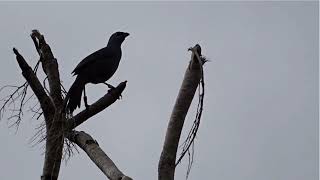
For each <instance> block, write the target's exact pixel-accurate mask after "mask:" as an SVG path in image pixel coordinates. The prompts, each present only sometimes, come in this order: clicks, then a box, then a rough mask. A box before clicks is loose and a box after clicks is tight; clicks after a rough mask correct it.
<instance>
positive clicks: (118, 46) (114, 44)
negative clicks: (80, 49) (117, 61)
mask: <svg viewBox="0 0 320 180" xmlns="http://www.w3.org/2000/svg"><path fill="white" fill-rule="evenodd" d="M121 44H122V42H117V41H112V42H110V41H109V42H108V44H107V47H112V48H121Z"/></svg>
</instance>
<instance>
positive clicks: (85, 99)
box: [83, 86, 89, 109]
mask: <svg viewBox="0 0 320 180" xmlns="http://www.w3.org/2000/svg"><path fill="white" fill-rule="evenodd" d="M83 101H84V105H85V106H86V109H88V108H89V105H88V99H87V95H86V86H84V88H83Z"/></svg>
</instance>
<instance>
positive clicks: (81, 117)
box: [68, 81, 127, 130]
mask: <svg viewBox="0 0 320 180" xmlns="http://www.w3.org/2000/svg"><path fill="white" fill-rule="evenodd" d="M126 84H127V81H124V82H121V83H120V84H119V85H118V86H117V87H116V88H115V89H111V90H110V91H109V92H108V93H107V94H105V95H104V96H103V97H102V98H100V99H99V100H98V101H96V102H95V103H93V104H92V105H90V106H89V108H87V109H85V110H83V111H81V112H80V113H79V114H77V115H75V116H74V117H72V118H70V119H69V121H68V129H69V130H72V129H74V128H75V127H77V126H79V125H80V124H82V123H83V122H85V121H86V120H88V119H89V118H90V117H92V116H94V115H96V114H98V113H99V112H101V111H102V110H104V109H105V108H107V107H109V106H110V105H111V104H113V103H114V102H115V101H116V100H117V99H119V98H120V97H121V93H122V92H123V90H124V89H125V87H126Z"/></svg>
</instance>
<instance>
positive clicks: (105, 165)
mask: <svg viewBox="0 0 320 180" xmlns="http://www.w3.org/2000/svg"><path fill="white" fill-rule="evenodd" d="M69 140H71V141H72V142H74V143H76V144H77V145H78V146H79V147H80V148H81V149H82V150H84V151H85V152H86V153H87V155H88V156H89V157H90V159H91V160H92V161H93V162H94V163H95V164H96V165H97V166H98V167H99V169H100V170H101V171H102V172H103V173H104V174H105V175H106V176H107V177H108V178H109V179H110V180H132V179H131V178H130V177H128V176H125V175H124V174H123V173H122V172H121V171H120V170H119V169H118V168H117V166H116V165H115V164H114V162H113V161H112V160H111V159H110V158H109V157H108V156H107V155H106V153H104V151H103V150H102V149H101V148H100V146H99V144H98V142H97V141H96V140H94V139H93V138H92V137H91V136H90V135H89V134H87V133H85V132H83V131H81V132H78V131H73V132H72V134H71V135H70V136H69Z"/></svg>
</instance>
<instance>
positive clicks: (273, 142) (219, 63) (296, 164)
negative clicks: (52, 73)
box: [0, 2, 319, 180]
mask: <svg viewBox="0 0 320 180" xmlns="http://www.w3.org/2000/svg"><path fill="white" fill-rule="evenodd" d="M318 21H319V18H318V2H206V3H196V2H193V3H191V2H188V3H186V2H176V3H168V2H162V3H151V2H143V3H142V2H140V3H135V2H130V3H128V2H121V3H110V2H99V3H85V2H81V3H80V2H78V3H63V2H57V3H40V2H36V3H21V2H13V3H5V2H1V3H0V23H1V25H0V32H1V33H0V39H1V42H0V54H1V62H0V72H1V79H0V85H1V86H2V85H6V84H20V83H22V82H24V79H23V77H22V76H21V73H20V69H19V68H18V65H17V63H16V61H15V57H14V55H13V53H12V47H13V46H15V47H17V48H18V50H19V51H20V52H21V53H22V54H23V55H24V56H25V58H26V59H28V62H29V63H30V64H32V65H34V64H35V63H36V61H37V58H38V57H37V54H36V51H35V49H34V47H33V43H32V40H31V39H30V37H29V34H30V32H31V30H32V29H34V28H37V29H39V30H40V32H42V33H43V34H44V35H45V37H46V40H47V42H48V43H49V44H50V45H51V48H52V51H53V53H54V55H55V57H56V58H57V59H58V62H59V66H60V73H61V78H62V80H63V85H64V86H65V87H66V88H69V87H70V85H71V83H72V82H73V80H74V77H72V76H71V74H70V73H71V71H72V70H73V68H74V67H75V66H76V64H77V63H78V62H79V61H80V60H81V59H82V58H84V57H85V56H86V55H88V54H90V53H92V52H93V51H95V50H97V49H99V48H102V47H103V46H105V45H106V43H107V40H108V38H109V36H110V35H111V34H112V33H113V32H115V31H118V30H121V31H127V32H130V34H131V35H130V36H129V38H128V39H127V40H126V41H125V42H124V44H123V57H122V61H121V64H120V67H119V69H118V71H117V72H116V74H115V76H114V77H113V78H112V79H111V80H110V81H109V82H110V83H111V84H115V85H116V84H117V83H119V82H120V81H124V80H128V84H127V88H126V89H125V91H124V93H123V99H122V100H121V101H118V102H116V103H115V104H114V105H112V107H110V108H108V109H106V110H104V111H103V112H101V113H100V114H98V115H97V116H95V117H94V118H92V119H90V120H89V121H88V122H86V123H85V124H83V125H81V126H80V127H78V128H77V130H84V131H86V132H88V133H90V134H91V135H92V136H93V137H94V138H95V139H96V140H97V141H98V142H99V144H100V146H101V147H102V148H103V149H104V150H105V152H107V154H108V155H110V157H111V158H112V159H113V160H114V161H115V163H116V164H117V165H118V166H119V167H120V169H121V170H123V172H125V173H126V174H127V175H129V176H131V177H133V178H134V179H156V178H157V165H158V160H159V156H160V152H161V148H162V144H163V140H164V135H165V131H166V126H167V122H168V119H169V116H170V113H171V110H172V107H173V104H174V101H175V97H176V95H177V93H178V90H179V87H180V84H181V80H182V78H183V74H184V71H185V69H186V66H187V64H188V61H189V59H190V52H187V48H189V47H190V46H193V45H195V44H196V43H199V44H200V45H201V46H202V49H203V54H204V55H206V56H207V57H208V58H210V59H211V60H212V62H210V63H208V64H206V65H205V81H206V95H205V105H204V112H203V118H202V124H201V127H200V132H199V135H198V138H197V139H196V148H195V149H196V152H195V153H196V154H195V162H194V166H193V169H192V171H191V174H190V177H189V178H190V179H193V180H196V179H219V180H234V179H237V180H316V179H318V170H319V167H318V147H319V144H318V127H319V125H318V67H319V65H318V58H319V54H318V48H319V45H318V39H319V35H318V30H319V28H318V27H319V23H318ZM87 87H88V89H87V93H88V99H89V102H90V103H92V102H94V101H95V100H97V99H98V98H99V97H101V96H102V95H103V94H104V93H105V92H106V87H105V86H104V85H89V86H87ZM1 95H2V96H3V95H4V94H3V93H1ZM195 105H196V104H193V108H191V111H190V113H189V114H188V117H187V122H186V127H189V126H190V124H191V122H192V121H193V118H194V115H195V114H194V113H195V111H194V110H195V108H194V107H195ZM29 106H30V105H29ZM77 112H78V111H77ZM39 123H40V122H39V121H37V120H30V113H29V112H26V114H25V118H24V120H23V122H22V123H21V126H20V129H19V131H18V132H17V134H15V129H8V126H7V121H6V120H2V121H1V122H0V142H1V148H0V169H1V173H0V179H1V180H8V179H38V178H39V177H40V175H41V172H42V165H43V154H42V152H43V149H42V144H40V145H37V146H35V147H31V145H32V144H29V143H28V142H29V139H30V138H31V137H32V136H33V135H34V133H35V130H34V128H35V127H36V125H37V124H39ZM185 130H186V129H185ZM183 137H185V134H184V136H183ZM185 173H186V162H185V161H184V162H183V164H182V165H181V166H179V167H178V168H177V172H176V174H177V179H184V175H185ZM60 179H63V180H67V179H96V180H98V179H105V176H104V175H103V174H102V173H101V172H100V170H99V169H98V168H97V167H96V166H95V165H94V164H93V163H92V162H91V161H90V160H89V158H88V157H87V156H86V154H85V153H84V152H82V150H80V153H79V154H76V155H75V156H74V157H72V158H71V160H69V161H68V163H67V164H62V166H61V172H60Z"/></svg>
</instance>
